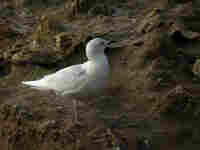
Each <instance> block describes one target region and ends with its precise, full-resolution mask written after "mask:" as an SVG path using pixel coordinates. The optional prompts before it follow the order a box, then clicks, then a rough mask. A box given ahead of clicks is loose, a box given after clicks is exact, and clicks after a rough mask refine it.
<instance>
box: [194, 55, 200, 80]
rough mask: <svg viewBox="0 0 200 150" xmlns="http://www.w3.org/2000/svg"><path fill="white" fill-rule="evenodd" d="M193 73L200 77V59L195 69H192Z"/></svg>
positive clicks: (197, 60) (195, 64)
mask: <svg viewBox="0 0 200 150" xmlns="http://www.w3.org/2000/svg"><path fill="white" fill-rule="evenodd" d="M192 72H193V73H194V74H195V75H196V76H198V77H200V59H196V61H195V63H194V64H193V67H192Z"/></svg>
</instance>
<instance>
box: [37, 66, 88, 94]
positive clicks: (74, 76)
mask: <svg viewBox="0 0 200 150" xmlns="http://www.w3.org/2000/svg"><path fill="white" fill-rule="evenodd" d="M41 80H43V82H45V83H46V86H47V87H49V88H51V89H54V90H56V91H60V92H64V93H65V94H67V93H74V92H76V91H78V90H79V89H80V88H82V87H83V86H84V85H85V84H86V83H87V81H88V76H87V74H86V70H85V69H84V68H83V67H82V64H80V65H73V66H70V67H67V68H64V69H62V70H59V71H57V72H55V73H54V74H50V75H47V76H44V78H42V79H41Z"/></svg>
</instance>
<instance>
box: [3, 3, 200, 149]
mask: <svg viewBox="0 0 200 150" xmlns="http://www.w3.org/2000/svg"><path fill="white" fill-rule="evenodd" d="M199 14H200V3H199V2H198V0H196V1H195V0H194V1H190V0H174V1H170V0H150V1H147V0H146V1H145V0H143V1H139V0H135V1H134V0H133V1H129V0H120V1H114V0H107V1H102V0H101V1H100V0H95V1H90V0H80V1H78V0H76V1H70V0H67V1H64V0H56V1H51V0H43V1H42V0H35V1H31V0H21V1H20V0H16V1H4V2H3V3H2V5H1V6H0V81H1V82H0V98H1V99H0V146H1V149H2V150H4V149H16V150H19V149H20V150H27V149H29V150H35V149H41V150H42V149H49V150H51V149H52V150H55V149H67V150H83V149H85V150H90V149H95V150H105V149H116V150H118V149H120V150H129V149H136V150H150V149H163V150H173V149H174V150H178V149H181V150H186V149H198V147H199V146H200V145H199V143H200V141H199V139H200V128H199V125H200V122H199V121H200V120H199V117H200V116H199V114H200V113H199V112H200V103H199V99H200V71H199V70H200V69H199V67H200V66H199V64H200V60H199V56H200V52H199V48H200V17H199ZM97 36H98V37H103V38H105V39H108V40H113V41H115V42H116V43H117V44H116V46H115V47H114V48H112V49H109V50H107V52H106V53H107V55H108V57H109V60H110V64H111V68H112V73H111V78H110V79H111V80H110V87H109V88H108V90H107V92H105V93H104V95H102V96H100V97H96V98H91V99H87V100H85V101H84V102H79V105H78V110H79V112H78V116H79V120H80V122H81V124H80V125H75V124H73V115H72V110H71V105H72V104H71V103H72V102H71V100H70V99H64V98H61V97H58V96H56V95H55V94H54V93H52V92H40V91H37V90H33V89H29V88H27V87H24V86H22V85H21V84H20V82H21V81H24V80H34V79H39V78H40V77H42V76H43V75H46V74H48V73H51V72H54V71H56V70H58V69H60V68H63V67H66V66H69V65H72V64H77V63H82V62H83V61H85V60H86V57H85V54H84V50H85V44H86V43H87V41H89V40H90V39H92V38H94V37H97Z"/></svg>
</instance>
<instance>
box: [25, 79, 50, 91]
mask: <svg viewBox="0 0 200 150" xmlns="http://www.w3.org/2000/svg"><path fill="white" fill-rule="evenodd" d="M22 84H24V85H27V86H30V87H31V88H34V89H38V90H49V88H47V87H46V86H45V83H44V81H43V80H36V81H22Z"/></svg>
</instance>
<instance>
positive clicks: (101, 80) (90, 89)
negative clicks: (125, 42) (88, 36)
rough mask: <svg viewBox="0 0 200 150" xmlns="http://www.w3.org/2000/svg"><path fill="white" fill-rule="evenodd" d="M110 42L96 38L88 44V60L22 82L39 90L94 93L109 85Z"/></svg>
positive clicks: (66, 93) (82, 93)
mask: <svg viewBox="0 0 200 150" xmlns="http://www.w3.org/2000/svg"><path fill="white" fill-rule="evenodd" d="M108 46H109V42H108V41H106V40H104V39H101V38H95V39H93V40H91V41H89V42H88V44H87V46H86V56H87V58H88V60H87V61H86V62H85V63H83V64H78V65H72V66H70V67H66V68H64V69H61V70H59V71H57V72H55V73H53V74H49V75H46V76H44V77H43V78H41V79H40V80H35V81H23V82H22V83H23V84H25V85H28V86H30V87H31V88H35V89H39V90H53V91H55V92H56V93H59V94H61V95H74V96H76V95H94V94H97V93H99V92H101V91H102V90H103V89H105V88H106V87H107V84H108V79H109V72H110V68H109V63H108V60H107V57H106V55H105V54H104V50H105V48H106V47H108Z"/></svg>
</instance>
